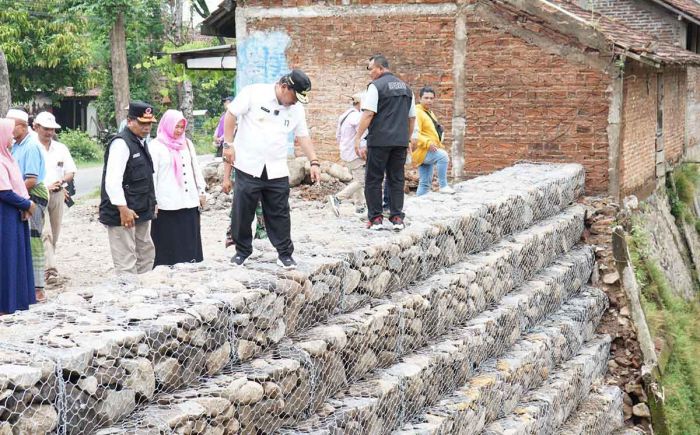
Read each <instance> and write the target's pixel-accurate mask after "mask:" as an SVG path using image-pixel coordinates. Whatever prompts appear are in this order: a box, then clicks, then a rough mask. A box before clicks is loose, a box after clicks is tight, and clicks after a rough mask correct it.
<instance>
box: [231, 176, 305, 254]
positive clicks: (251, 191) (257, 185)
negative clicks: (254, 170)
mask: <svg viewBox="0 0 700 435" xmlns="http://www.w3.org/2000/svg"><path fill="white" fill-rule="evenodd" d="M258 201H260V202H262V209H263V218H264V219H265V229H266V230H267V235H268V237H269V238H270V242H271V243H272V245H273V246H274V247H275V249H277V253H278V254H279V255H281V256H282V255H292V252H294V245H293V244H292V237H291V228H292V222H291V219H290V217H289V177H283V178H275V179H274V180H269V179H268V178H267V170H266V169H263V172H262V174H261V175H260V178H257V177H253V176H252V175H250V174H246V173H245V172H243V171H239V170H238V169H236V183H235V185H234V187H233V205H232V207H233V210H232V213H231V236H232V238H233V242H234V243H235V244H236V252H238V253H239V254H241V255H244V256H246V257H247V256H248V255H250V254H251V253H253V230H252V228H251V226H252V224H253V219H255V208H256V207H257V205H258Z"/></svg>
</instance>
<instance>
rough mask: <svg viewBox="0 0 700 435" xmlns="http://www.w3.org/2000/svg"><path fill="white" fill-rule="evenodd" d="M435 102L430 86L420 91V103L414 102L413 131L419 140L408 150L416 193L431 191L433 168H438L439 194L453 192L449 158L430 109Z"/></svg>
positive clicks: (418, 194)
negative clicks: (416, 168) (414, 117)
mask: <svg viewBox="0 0 700 435" xmlns="http://www.w3.org/2000/svg"><path fill="white" fill-rule="evenodd" d="M434 101H435V91H434V90H433V88H431V87H429V86H424V87H423V88H421V90H420V104H416V115H417V116H416V130H418V139H417V140H416V145H415V148H414V150H413V152H412V153H411V159H412V160H413V164H414V165H415V166H417V167H418V176H419V180H418V190H417V191H416V196H421V195H425V194H426V193H428V192H430V190H431V186H432V184H433V169H434V167H437V173H438V183H439V185H440V190H439V192H440V193H448V194H452V193H455V191H454V190H453V189H452V188H451V187H450V186H449V185H448V184H447V165H448V164H449V162H450V157H449V155H448V154H447V151H445V147H444V145H443V144H442V133H443V130H442V126H441V125H440V124H439V123H438V122H437V118H435V114H434V113H433V112H432V111H431V110H430V108H431V107H432V105H433V102H434Z"/></svg>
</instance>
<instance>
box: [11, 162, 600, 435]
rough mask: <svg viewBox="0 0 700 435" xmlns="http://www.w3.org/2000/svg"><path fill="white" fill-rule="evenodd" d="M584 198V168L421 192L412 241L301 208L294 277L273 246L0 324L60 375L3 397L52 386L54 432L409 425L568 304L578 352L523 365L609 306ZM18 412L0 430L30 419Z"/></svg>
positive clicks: (70, 296)
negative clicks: (581, 203)
mask: <svg viewBox="0 0 700 435" xmlns="http://www.w3.org/2000/svg"><path fill="white" fill-rule="evenodd" d="M329 168H330V167H329ZM209 178H211V177H209ZM582 188H583V172H582V169H581V167H580V166H577V165H519V166H516V167H513V168H509V169H506V170H504V171H500V172H498V173H495V174H492V175H490V176H488V177H481V178H478V179H474V180H470V181H468V182H465V183H461V184H459V185H457V186H456V189H457V191H458V193H457V194H456V195H454V196H452V197H449V198H447V197H445V196H442V195H426V196H424V197H420V198H411V199H409V201H407V208H408V210H409V216H410V218H409V219H408V220H407V223H408V227H407V229H406V230H404V231H403V232H402V233H400V234H393V233H390V232H368V231H364V230H362V229H360V226H359V225H357V221H355V220H353V219H350V218H346V217H341V218H339V219H337V220H334V221H329V222H325V221H323V220H321V221H319V220H318V219H316V218H315V215H316V213H317V211H316V210H314V209H313V208H308V209H300V208H298V209H294V210H293V211H292V214H293V217H292V218H293V222H300V223H301V224H299V225H298V226H296V227H295V228H294V230H293V232H294V235H295V245H296V252H295V256H297V260H298V261H300V263H301V268H300V270H298V271H294V272H281V271H280V269H279V268H277V267H276V266H274V261H275V259H276V255H275V252H274V250H272V249H271V248H270V247H266V246H263V245H256V254H255V258H254V259H253V261H252V262H250V265H249V266H248V267H246V268H231V267H230V265H228V264H226V263H225V262H224V261H222V260H216V259H215V260H208V261H207V262H205V263H202V264H197V265H178V266H177V267H175V268H173V269H169V268H157V269H156V270H154V271H153V272H151V273H149V274H146V275H144V276H143V277H142V278H141V279H139V280H138V281H135V282H128V281H127V282H116V281H113V282H108V283H106V284H105V285H104V286H101V287H95V288H89V289H80V290H75V291H71V292H66V293H64V295H63V296H62V298H61V303H60V304H58V303H56V302H49V303H47V304H43V305H42V306H40V307H38V308H37V309H33V310H31V311H29V312H23V313H18V314H16V315H13V316H5V317H2V318H0V349H3V348H5V347H6V348H8V349H10V348H12V349H32V352H33V354H32V355H40V356H41V357H42V358H44V359H45V360H46V361H47V362H50V363H51V364H53V370H54V373H56V375H55V376H54V378H50V376H49V375H47V376H46V377H41V378H39V379H38V380H36V382H34V383H32V384H31V386H30V385H29V381H32V380H34V378H33V377H32V378H31V379H29V380H25V382H24V383H23V384H22V385H23V386H22V387H20V386H19V385H17V384H15V383H10V382H9V381H8V383H7V384H6V385H7V390H8V391H9V393H6V394H10V395H12V394H15V393H16V392H18V391H26V390H32V389H34V390H38V391H41V387H40V385H49V384H51V383H52V382H53V384H54V385H55V386H56V388H55V391H56V394H55V395H53V396H52V395H41V394H34V395H33V396H32V397H35V398H36V400H30V401H22V403H23V404H24V405H23V406H25V407H26V409H28V410H27V411H26V412H25V413H24V414H26V415H30V414H31V415H34V414H35V413H37V412H41V413H42V414H41V415H43V414H44V413H48V412H49V411H48V408H51V409H52V410H53V411H54V413H55V415H56V418H54V419H50V418H47V420H46V423H45V424H43V426H42V427H45V428H49V427H52V428H55V427H58V428H60V429H59V430H60V431H62V432H65V433H91V432H95V431H100V433H105V434H106V433H133V432H138V433H150V432H153V433H169V432H171V431H172V432H175V433H239V432H240V433H270V432H273V431H277V430H280V429H282V428H287V429H290V428H293V427H296V429H295V430H298V431H307V430H310V429H311V428H319V427H321V426H323V427H329V428H345V427H346V426H347V427H356V428H358V430H360V429H362V430H369V429H371V428H382V430H381V431H380V432H384V431H390V430H392V429H398V428H399V427H400V426H401V424H403V423H405V422H406V421H407V420H410V419H411V418H412V417H413V416H416V415H418V414H419V413H420V412H422V410H423V409H424V408H425V407H427V406H431V405H433V404H434V403H436V402H437V401H438V400H440V399H441V396H445V395H449V394H451V392H452V391H453V390H455V389H456V388H457V387H459V385H461V384H462V383H464V382H466V381H468V379H469V377H470V376H472V375H473V371H474V368H475V367H476V366H478V365H479V364H481V363H485V364H486V362H487V361H488V359H489V358H495V357H497V356H498V355H500V354H501V353H502V352H505V351H506V350H508V349H509V348H510V347H511V346H514V345H515V343H516V342H517V340H518V339H519V338H520V337H521V336H522V335H523V334H526V333H528V331H529V329H530V328H533V327H535V326H536V325H538V324H539V323H540V322H541V321H542V320H543V319H544V318H546V317H547V316H552V315H553V313H555V312H557V310H558V309H560V307H562V304H564V306H563V307H562V308H561V309H560V311H561V310H564V311H563V312H562V314H561V315H562V316H566V315H568V314H567V313H569V314H570V313H574V312H576V313H578V314H577V316H578V317H576V318H575V321H576V322H579V327H578V329H577V330H576V331H577V332H576V334H574V335H571V336H570V335H567V334H563V333H562V334H563V335H560V336H557V337H565V338H566V340H569V341H568V342H570V343H571V345H570V346H568V345H567V347H566V349H562V350H561V352H560V353H556V354H555V355H553V356H552V359H551V360H543V359H542V358H543V357H542V355H541V352H539V351H538V352H535V351H534V350H533V352H534V353H532V356H530V357H527V358H525V359H523V360H522V361H529V362H530V363H532V364H534V365H535V366H537V367H550V366H552V367H553V366H554V365H556V364H558V363H560V362H563V361H565V360H566V359H568V358H569V356H571V355H573V354H574V353H575V352H576V350H575V349H576V348H578V347H580V345H581V343H582V342H583V340H584V339H585V338H586V337H588V336H587V335H586V334H588V333H589V332H590V331H592V329H591V328H592V326H591V325H595V324H596V323H597V319H598V318H599V314H598V313H599V312H600V310H602V309H604V307H605V305H606V302H605V298H604V295H602V294H601V293H600V292H596V291H595V290H589V289H587V290H583V291H581V293H580V294H579V295H577V292H578V290H579V289H580V288H581V286H582V285H583V283H585V282H586V281H587V280H588V276H589V275H590V272H591V268H592V262H593V254H592V253H591V251H590V249H586V248H574V245H575V244H576V242H577V240H578V238H579V237H580V235H581V233H582V231H583V211H582V209H581V208H579V207H576V206H574V207H569V204H570V203H571V202H573V201H574V200H575V199H576V198H577V197H578V196H579V195H580V194H581V192H582ZM572 298H573V299H572ZM572 303H575V306H576V307H579V308H568V311H566V310H567V308H566V307H567V306H569V305H571V304H572ZM567 304H568V305H567ZM581 307H583V308H581ZM489 308H492V309H491V310H490V311H484V310H486V309H489ZM577 309H578V310H583V311H576V310H577ZM572 315H573V314H572ZM554 318H556V315H554ZM557 319H558V320H560V321H562V322H564V320H563V318H557ZM567 319H568V318H567ZM562 327H563V326H562ZM560 330H561V328H560ZM561 340H564V338H561V339H558V341H557V343H558V344H560V342H561ZM3 346H4V347H3ZM533 349H535V348H534V347H533ZM537 349H540V348H537ZM7 355H9V356H8V357H7V358H6V359H7V361H8V364H14V361H15V360H16V361H18V362H17V363H16V365H19V366H22V365H23V363H21V361H22V360H21V359H19V357H17V356H13V355H12V354H10V353H8V354H7ZM528 355H530V354H528ZM35 360H36V358H34V359H31V361H35ZM519 361H520V360H519ZM547 361H549V362H547ZM537 364H539V365H537ZM24 365H27V364H26V360H25V364H24ZM32 367H33V366H32ZM484 367H486V366H484ZM542 370H544V369H542ZM542 370H539V371H538V373H541V372H542ZM0 372H1V370H0ZM47 373H48V372H47ZM596 373H597V372H596ZM586 374H588V372H586ZM590 375H591V376H590V377H589V378H590V379H589V378H587V379H588V380H589V381H590V382H592V378H593V372H591V373H590ZM0 376H1V373H0ZM1 379H2V377H0V380H1ZM363 379H364V380H363ZM533 379H534V378H533ZM541 381H542V379H539V378H538V380H537V382H541ZM537 382H536V381H528V382H527V383H525V384H523V385H527V388H525V387H522V388H523V392H525V391H527V389H529V388H535V387H536V383H537ZM590 382H589V383H588V384H587V385H589V386H590ZM581 385H584V384H581ZM504 388H505V387H504ZM513 388H516V387H513ZM586 388H588V387H585V385H584V386H583V387H582V389H581V391H580V392H579V393H580V397H584V396H585V395H586V393H587V390H586ZM8 397H9V396H8ZM578 397H579V396H576V397H574V396H571V402H572V403H573V405H571V404H569V403H568V402H567V403H566V404H567V406H572V407H573V408H575V406H576V403H578V399H577V398H578ZM513 400H516V399H513ZM567 400H568V399H567ZM27 405H28V406H27ZM0 406H5V407H6V405H5V402H2V401H0ZM499 406H501V407H502V405H499V404H498V403H497V402H494V404H493V405H492V407H491V408H489V409H490V411H489V412H495V411H494V410H495V409H496V408H497V407H499ZM44 407H48V408H44ZM6 408H7V407H6ZM573 408H572V409H573ZM0 409H3V408H0ZM29 409H31V410H29ZM499 409H504V408H499ZM566 409H568V408H566ZM19 410H20V408H16V409H15V410H13V411H11V412H6V413H3V414H0V425H5V427H12V429H13V430H14V429H15V428H16V427H18V426H17V425H18V424H21V423H20V421H22V419H21V418H20V417H21V415H24V414H23V413H22V412H20V411H19ZM134 411H135V412H134ZM503 412H506V411H503ZM568 413H570V410H569V411H567V412H566V414H567V415H568ZM127 416H128V418H127ZM494 418H495V415H494ZM304 420H306V421H304ZM329 421H330V422H331V424H330V426H328V422H329ZM555 423H556V425H558V424H559V421H558V420H557V421H555V422H554V423H551V426H552V427H556V426H555ZM8 425H9V426H8ZM319 425H321V426H319ZM0 427H2V426H0ZM100 428H103V429H100ZM287 429H285V430H287ZM51 430H54V429H46V430H45V431H44V432H48V431H51ZM370 432H372V431H371V430H370ZM370 432H362V433H370ZM36 433H42V431H36ZM358 433H359V432H358Z"/></svg>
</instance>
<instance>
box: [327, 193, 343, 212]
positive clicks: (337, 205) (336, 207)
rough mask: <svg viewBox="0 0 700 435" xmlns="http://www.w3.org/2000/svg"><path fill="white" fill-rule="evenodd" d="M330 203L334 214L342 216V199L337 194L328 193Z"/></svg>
mask: <svg viewBox="0 0 700 435" xmlns="http://www.w3.org/2000/svg"><path fill="white" fill-rule="evenodd" d="M328 205H330V206H331V210H333V214H335V215H336V216H340V200H339V199H338V198H337V197H335V195H328Z"/></svg>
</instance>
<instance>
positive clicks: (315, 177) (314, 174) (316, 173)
mask: <svg viewBox="0 0 700 435" xmlns="http://www.w3.org/2000/svg"><path fill="white" fill-rule="evenodd" d="M311 182H312V183H320V182H321V168H319V167H318V166H316V165H311Z"/></svg>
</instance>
